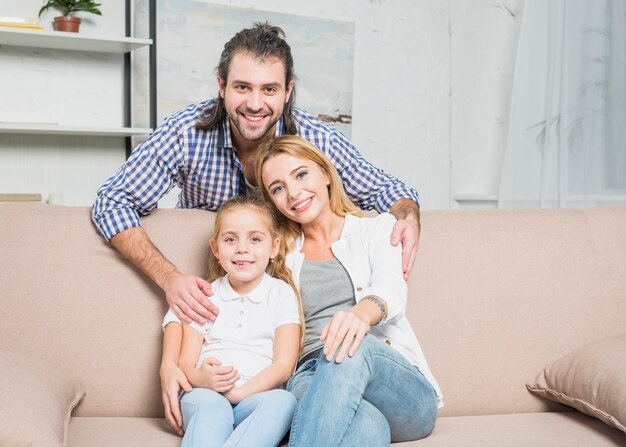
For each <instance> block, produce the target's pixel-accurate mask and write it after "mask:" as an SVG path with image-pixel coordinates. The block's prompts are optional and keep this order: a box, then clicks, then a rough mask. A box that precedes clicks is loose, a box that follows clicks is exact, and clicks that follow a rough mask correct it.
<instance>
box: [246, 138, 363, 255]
mask: <svg viewBox="0 0 626 447" xmlns="http://www.w3.org/2000/svg"><path fill="white" fill-rule="evenodd" d="M279 154H289V155H293V156H294V157H298V158H303V159H305V160H311V161H312V162H314V163H315V164H317V165H318V166H319V167H320V169H321V170H322V172H323V173H324V174H325V175H326V177H327V178H328V180H329V182H330V184H329V185H328V196H329V205H330V210H331V211H332V212H333V213H335V214H337V215H338V216H345V215H346V214H354V215H357V216H360V215H361V211H360V210H359V209H358V208H357V207H356V206H355V205H354V203H352V201H350V199H349V198H348V196H347V195H346V192H345V190H344V189H343V182H342V181H341V177H339V174H338V173H337V170H336V169H335V167H334V166H333V165H332V164H331V163H330V160H328V158H327V157H326V156H325V155H324V154H323V153H322V151H320V150H319V149H318V148H317V147H315V145H313V144H312V143H310V142H309V141H307V140H305V139H304V138H301V137H298V136H296V135H284V136H281V137H278V138H275V139H273V140H271V141H269V142H267V143H264V144H262V145H261V146H260V147H259V149H258V152H257V156H256V160H255V165H254V171H255V174H256V180H257V183H258V185H259V191H261V194H262V195H263V198H264V199H265V200H266V201H267V202H269V203H270V204H271V206H272V210H273V212H274V214H275V215H276V216H278V222H279V224H280V230H281V233H282V234H281V236H282V238H284V239H285V248H286V249H287V250H289V251H291V250H293V249H294V248H295V238H296V237H297V236H298V235H299V234H300V232H301V228H300V225H299V224H298V223H296V222H293V221H291V220H289V219H288V218H286V217H285V216H283V215H282V214H281V213H280V212H279V211H278V210H277V209H276V206H274V202H273V201H272V197H271V195H270V193H269V191H268V190H267V188H266V187H265V184H264V183H263V166H265V163H266V162H267V161H268V160H270V159H271V158H273V157H275V156H277V155H279Z"/></svg>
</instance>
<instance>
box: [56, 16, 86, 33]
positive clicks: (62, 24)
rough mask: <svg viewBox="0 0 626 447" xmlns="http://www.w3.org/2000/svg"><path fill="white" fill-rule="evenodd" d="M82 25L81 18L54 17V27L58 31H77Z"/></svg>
mask: <svg viewBox="0 0 626 447" xmlns="http://www.w3.org/2000/svg"><path fill="white" fill-rule="evenodd" d="M79 26H80V19H79V18H78V17H72V16H59V17H55V18H54V29H55V30H57V31H68V32H70V33H77V32H78V27H79Z"/></svg>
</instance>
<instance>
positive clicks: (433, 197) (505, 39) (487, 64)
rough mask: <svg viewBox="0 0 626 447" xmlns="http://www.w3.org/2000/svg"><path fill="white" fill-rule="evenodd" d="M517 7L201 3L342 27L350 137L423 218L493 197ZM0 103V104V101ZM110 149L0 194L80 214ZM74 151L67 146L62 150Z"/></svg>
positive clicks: (109, 166) (1, 147)
mask: <svg viewBox="0 0 626 447" xmlns="http://www.w3.org/2000/svg"><path fill="white" fill-rule="evenodd" d="M522 1H523V0H508V1H506V0H500V1H498V0H449V1H442V0H318V1H315V2H311V1H304V0H298V1H286V0H223V1H220V0H214V1H213V3H221V4H225V5H231V6H239V7H246V8H255V9H259V10H268V11H276V12H283V13H289V14H300V15H310V16H315V17H323V18H328V19H338V20H347V21H354V22H355V33H356V36H355V67H354V85H353V95H354V96H353V97H354V103H353V124H352V139H353V141H354V142H355V144H356V145H357V147H358V148H359V149H360V150H361V151H362V152H363V153H364V154H365V155H366V157H367V158H368V159H370V160H371V161H372V162H373V163H374V164H376V165H378V166H379V167H381V168H383V169H385V170H387V171H389V172H391V173H393V174H395V175H396V176H398V177H400V178H401V179H403V180H404V181H405V182H406V183H408V184H409V185H411V186H414V187H416V188H417V189H418V191H419V192H420V196H421V203H422V207H423V208H424V209H444V208H450V207H456V206H457V204H456V202H455V201H454V200H453V197H454V196H455V195H462V194H496V193H497V188H498V182H499V175H500V169H501V163H502V150H503V147H504V140H505V137H506V123H507V117H508V103H509V96H510V91H511V77H512V73H513V64H514V56H515V50H516V45H517V35H518V30H519V21H520V16H521V14H520V10H521V4H522ZM14 3H17V2H12V1H9V0H0V11H3V15H4V14H6V15H11V14H22V15H23V14H24V13H19V12H11V11H10V10H11V9H12V8H13V9H15V8H14V7H13V4H14ZM22 3H23V4H26V3H29V4H31V5H36V6H35V7H34V8H32V10H34V11H36V10H37V8H38V7H39V5H40V2H39V1H38V0H24V1H23V2H22ZM122 3H123V2H121V1H119V2H114V1H104V6H103V7H102V9H103V14H104V16H103V17H102V18H100V17H97V18H95V19H94V20H100V19H101V20H102V21H103V24H102V25H101V26H104V23H106V24H107V25H106V26H107V28H106V30H107V32H111V33H117V35H123V29H124V28H123V23H124V22H123V9H122V10H119V11H117V10H114V9H113V8H114V7H119V8H121V4H122ZM23 4H22V5H20V6H23ZM114 5H115V6H114ZM509 11H510V12H509ZM31 15H32V14H31ZM105 20H107V22H104V21H105ZM99 26H100V23H99ZM86 30H87V29H85V31H86ZM94 31H95V30H94ZM81 32H82V31H81ZM103 32H104V31H103ZM288 37H289V36H288ZM4 51H5V50H4V48H0V65H2V64H3V62H4V60H3V59H2V58H4V57H5V55H4V54H3V53H4ZM216 63H217V61H216ZM208 69H211V70H212V69H213V67H209V68H208ZM297 70H298V67H296V72H297ZM3 71H4V70H0V72H3ZM110 77H111V76H108V78H110ZM29 82H30V81H29ZM102 82H104V81H102ZM17 83H18V84H19V83H20V82H19V79H18V81H17ZM6 85H7V80H6V77H5V76H4V75H3V74H0V87H1V88H2V90H4V89H5V88H6ZM119 85H120V86H121V80H120V84H119ZM19 87H22V88H26V87H27V85H24V84H22V85H21V86H19ZM11 88H13V87H11ZM120 88H121V87H120ZM0 94H2V95H3V96H4V92H3V91H0ZM42 99H45V98H42ZM97 104H98V106H103V104H99V103H97ZM93 106H94V103H91V104H88V105H87V107H86V108H84V109H83V111H89V110H91V109H90V108H91V107H93ZM116 106H117V102H115V101H113V100H112V101H111V104H108V105H106V104H104V107H105V108H107V109H110V111H112V112H113V113H117V112H116V111H115V109H116ZM80 113H83V112H80ZM119 119H120V120H121V114H120V116H119ZM15 138H16V137H13V139H12V142H10V143H8V142H7V137H6V136H3V135H0V166H1V167H0V171H1V174H6V172H7V171H8V170H9V169H10V170H11V171H15V170H17V171H20V170H23V169H24V168H25V166H24V163H26V162H27V163H29V164H32V163H36V159H37V157H38V152H37V151H30V152H29V153H30V154H31V155H29V156H28V157H21V158H19V157H17V155H16V154H14V153H13V154H11V153H10V151H7V146H11V148H14V147H16V145H17V146H19V144H18V142H16V141H15ZM20 138H21V137H20ZM41 138H43V137H41ZM67 138H69V137H67ZM29 139H30V138H29ZM44 140H46V139H45V138H44ZM92 140H93V139H92ZM105 140H106V141H105ZM114 140H120V139H98V145H96V146H100V147H99V148H91V149H89V150H88V151H87V150H86V151H85V153H82V152H80V151H79V152H77V151H76V150H68V149H62V148H59V149H55V150H54V151H52V152H49V157H48V159H46V161H45V164H44V165H41V166H45V169H48V170H50V169H51V172H49V174H50V177H51V178H50V179H49V180H48V181H47V182H41V179H39V181H40V182H39V183H37V181H38V176H37V172H40V173H41V172H42V167H41V166H40V167H34V168H32V169H31V170H32V171H33V173H32V175H31V174H29V176H28V178H23V177H21V176H19V175H17V176H13V177H11V182H7V181H6V180H5V178H6V177H5V175H0V192H39V191H42V188H53V187H54V188H65V189H63V191H67V194H68V198H69V197H72V200H71V201H70V200H67V201H66V204H70V205H89V204H90V203H91V201H92V200H93V197H94V195H95V189H96V188H97V186H99V184H100V183H102V182H103V181H104V180H105V179H106V177H107V176H108V175H110V174H112V173H113V172H114V171H115V169H116V168H117V167H118V165H119V164H120V163H121V161H122V160H123V156H124V151H123V141H121V140H120V141H117V142H115V143H113V141H114ZM46 141H47V140H46ZM44 143H45V142H44V141H43V140H39V142H38V143H37V142H33V143H28V144H34V145H35V146H39V147H40V146H42V145H44ZM64 144H65V143H63V142H58V141H57V142H55V143H54V145H64ZM81 144H82V143H79V142H75V145H74V146H80V145H81ZM113 145H119V149H115V148H113V147H109V146H113ZM60 167H63V168H64V169H65V170H66V171H71V172H73V173H74V174H75V175H76V172H77V171H80V172H85V173H88V174H85V175H84V176H78V175H76V177H77V178H72V181H71V182H69V183H70V184H69V188H70V189H67V188H68V184H67V183H68V182H67V181H65V183H64V182H61V181H60V180H59V178H58V177H55V174H54V171H56V170H58V168H60ZM52 177H55V178H56V179H53V178H52ZM78 177H80V178H78ZM20 179H21V180H20ZM72 190H73V191H74V192H72ZM76 191H80V192H79V193H77V192H76ZM54 192H58V191H54Z"/></svg>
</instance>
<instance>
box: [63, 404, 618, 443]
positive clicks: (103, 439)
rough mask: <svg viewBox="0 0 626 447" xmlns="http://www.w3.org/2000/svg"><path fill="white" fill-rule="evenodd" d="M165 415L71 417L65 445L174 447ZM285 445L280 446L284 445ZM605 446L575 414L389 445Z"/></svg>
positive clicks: (464, 425) (494, 422)
mask: <svg viewBox="0 0 626 447" xmlns="http://www.w3.org/2000/svg"><path fill="white" fill-rule="evenodd" d="M180 441H181V438H180V437H178V436H177V435H176V434H174V432H173V431H171V430H170V429H169V428H168V426H167V423H166V422H165V420H164V419H151V418H118V417H73V418H72V420H71V421H70V428H69V437H68V447H84V446H89V447H109V446H116V447H144V446H147V445H151V446H160V447H178V446H179V445H180ZM283 445H284V444H283ZM547 445H549V446H550V447H588V446H594V447H609V446H613V447H615V446H623V445H624V435H623V434H622V433H621V432H619V431H617V430H615V429H613V428H610V427H609V426H607V425H605V424H603V423H602V422H600V421H598V420H596V419H593V418H590V417H588V416H585V415H583V414H580V413H577V412H569V413H527V414H506V415H495V416H461V417H443V418H440V419H439V420H438V421H437V425H436V426H435V430H434V431H433V433H432V434H431V435H430V436H429V437H427V438H426V439H422V440H419V441H413V442H403V443H397V444H393V446H394V447H396V446H398V447H451V446H476V447H502V446H507V447H545V446H547Z"/></svg>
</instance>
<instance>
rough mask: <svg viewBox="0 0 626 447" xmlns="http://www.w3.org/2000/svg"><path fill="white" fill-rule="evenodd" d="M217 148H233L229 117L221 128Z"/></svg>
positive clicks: (218, 133)
mask: <svg viewBox="0 0 626 447" xmlns="http://www.w3.org/2000/svg"><path fill="white" fill-rule="evenodd" d="M217 146H218V147H223V148H226V147H228V148H231V149H232V147H233V143H232V139H231V137H230V119H229V118H228V115H227V116H226V118H224V121H223V122H222V125H221V126H219V128H218V132H217Z"/></svg>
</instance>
